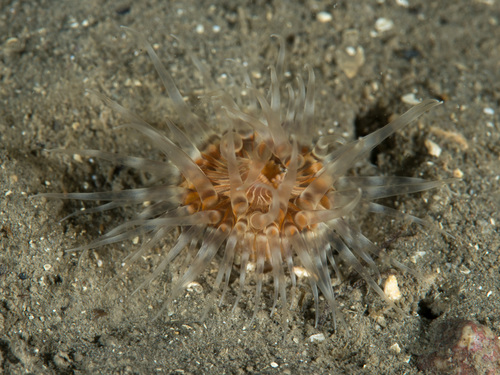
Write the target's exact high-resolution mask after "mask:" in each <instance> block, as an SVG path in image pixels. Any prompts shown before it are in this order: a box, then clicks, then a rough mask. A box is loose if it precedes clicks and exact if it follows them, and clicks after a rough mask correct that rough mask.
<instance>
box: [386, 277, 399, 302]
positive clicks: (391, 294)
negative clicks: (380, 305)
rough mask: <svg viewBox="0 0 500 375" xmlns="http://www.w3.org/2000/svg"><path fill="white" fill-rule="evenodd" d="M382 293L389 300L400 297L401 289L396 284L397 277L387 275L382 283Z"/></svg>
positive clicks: (395, 299)
mask: <svg viewBox="0 0 500 375" xmlns="http://www.w3.org/2000/svg"><path fill="white" fill-rule="evenodd" d="M384 293H385V295H386V296H387V298H389V299H390V300H391V301H397V300H399V299H401V291H400V290H399V286H398V279H396V276H394V275H389V277H388V278H387V280H385V284H384Z"/></svg>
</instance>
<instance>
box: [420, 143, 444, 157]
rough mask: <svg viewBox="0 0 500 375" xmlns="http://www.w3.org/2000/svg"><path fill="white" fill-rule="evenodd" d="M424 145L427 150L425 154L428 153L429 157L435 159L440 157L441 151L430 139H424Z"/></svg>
mask: <svg viewBox="0 0 500 375" xmlns="http://www.w3.org/2000/svg"><path fill="white" fill-rule="evenodd" d="M424 145H425V147H426V148H427V152H428V153H429V155H432V156H435V157H439V155H441V151H442V150H441V147H439V146H438V145H437V143H435V142H433V141H431V140H430V139H426V140H425V141H424Z"/></svg>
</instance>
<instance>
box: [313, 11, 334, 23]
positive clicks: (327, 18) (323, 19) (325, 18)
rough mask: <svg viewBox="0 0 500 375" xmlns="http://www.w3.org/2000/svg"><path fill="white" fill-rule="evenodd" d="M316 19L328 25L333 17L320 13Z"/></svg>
mask: <svg viewBox="0 0 500 375" xmlns="http://www.w3.org/2000/svg"><path fill="white" fill-rule="evenodd" d="M316 19H317V20H318V21H319V22H321V23H327V22H330V21H331V20H332V19H333V17H332V15H331V14H330V13H328V12H319V13H318V14H316Z"/></svg>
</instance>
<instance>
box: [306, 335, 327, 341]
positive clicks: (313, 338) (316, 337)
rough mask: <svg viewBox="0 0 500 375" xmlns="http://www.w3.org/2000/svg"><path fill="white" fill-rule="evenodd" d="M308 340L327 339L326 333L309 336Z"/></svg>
mask: <svg viewBox="0 0 500 375" xmlns="http://www.w3.org/2000/svg"><path fill="white" fill-rule="evenodd" d="M307 340H308V341H310V342H321V341H325V335H324V334H322V333H316V334H315V335H311V336H309V338H308V339H307Z"/></svg>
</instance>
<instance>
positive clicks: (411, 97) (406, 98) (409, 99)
mask: <svg viewBox="0 0 500 375" xmlns="http://www.w3.org/2000/svg"><path fill="white" fill-rule="evenodd" d="M401 101H402V102H403V103H406V104H410V105H417V104H418V103H420V100H418V99H417V97H416V96H415V94H414V93H412V92H411V93H409V94H405V95H403V96H402V97H401Z"/></svg>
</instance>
